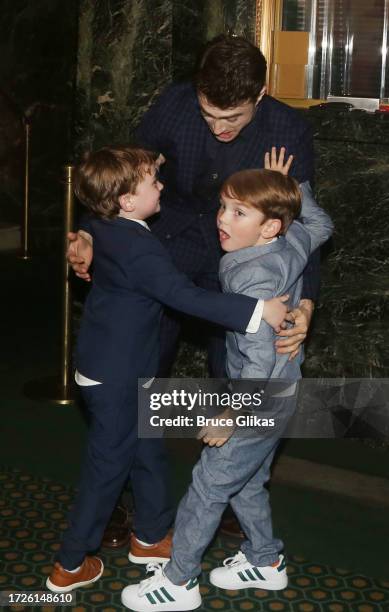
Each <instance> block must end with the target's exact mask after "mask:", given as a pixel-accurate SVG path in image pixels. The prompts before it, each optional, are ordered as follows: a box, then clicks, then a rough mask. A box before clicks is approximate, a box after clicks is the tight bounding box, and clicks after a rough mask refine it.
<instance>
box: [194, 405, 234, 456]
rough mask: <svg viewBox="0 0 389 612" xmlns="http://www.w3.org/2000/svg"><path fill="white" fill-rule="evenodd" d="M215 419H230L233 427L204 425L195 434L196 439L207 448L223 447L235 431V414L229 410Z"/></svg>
mask: <svg viewBox="0 0 389 612" xmlns="http://www.w3.org/2000/svg"><path fill="white" fill-rule="evenodd" d="M215 418H216V419H231V420H232V421H233V422H234V423H233V425H231V426H229V425H220V426H217V425H205V426H204V427H202V428H201V429H200V431H199V433H198V434H197V436H196V437H197V439H198V440H202V441H203V443H204V444H208V446H217V447H218V448H219V447H220V446H223V444H225V443H226V442H227V440H229V439H230V438H231V436H232V434H233V433H234V431H235V413H234V411H233V410H231V408H227V409H226V410H225V411H224V412H222V413H221V414H218V416H217V417H215Z"/></svg>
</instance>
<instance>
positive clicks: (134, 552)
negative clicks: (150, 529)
mask: <svg viewBox="0 0 389 612" xmlns="http://www.w3.org/2000/svg"><path fill="white" fill-rule="evenodd" d="M172 537H173V534H172V532H171V531H169V533H168V534H167V535H166V536H165V537H164V539H163V540H161V541H160V542H157V543H156V544H153V545H152V546H143V544H141V543H140V542H138V540H137V539H136V537H135V534H134V533H132V534H131V548H130V552H129V554H128V558H129V560H130V561H131V562H132V563H139V564H140V565H146V564H147V563H166V562H167V561H169V559H170V555H171V550H172Z"/></svg>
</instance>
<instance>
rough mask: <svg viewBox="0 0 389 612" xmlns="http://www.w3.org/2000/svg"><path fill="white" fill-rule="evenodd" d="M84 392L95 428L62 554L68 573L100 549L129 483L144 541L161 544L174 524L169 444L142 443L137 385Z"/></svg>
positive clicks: (107, 386)
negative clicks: (105, 531)
mask: <svg viewBox="0 0 389 612" xmlns="http://www.w3.org/2000/svg"><path fill="white" fill-rule="evenodd" d="M80 389H81V393H82V396H83V398H84V400H85V403H86V405H87V409H88V413H89V417H90V423H89V430H88V437H87V446H86V452H85V457H84V461H83V465H82V471H81V480H80V483H79V490H78V494H77V496H76V499H75V502H74V506H73V508H72V510H71V512H70V516H69V527H68V529H67V531H66V532H65V534H64V537H63V541H62V545H61V548H60V551H59V554H58V560H59V562H60V563H61V565H62V566H63V567H64V568H65V569H74V568H75V567H77V566H78V565H80V563H82V561H83V559H84V557H85V555H86V554H87V553H88V552H91V551H94V550H96V549H97V548H99V546H100V543H101V540H102V537H103V533H104V530H105V527H106V525H107V523H108V521H109V518H110V515H111V514H112V511H113V509H114V507H115V504H116V502H117V500H118V497H119V495H120V493H121V491H122V488H123V486H124V484H125V482H126V480H127V479H128V478H130V479H131V485H132V490H133V493H134V499H135V518H134V525H133V526H134V531H135V533H136V535H137V537H138V538H139V539H140V540H143V541H145V542H158V541H159V540H161V539H162V538H163V537H164V536H165V535H166V533H167V531H168V530H169V528H170V526H171V525H172V523H173V519H174V510H173V508H172V506H171V505H170V495H169V490H168V482H169V473H168V472H169V468H168V461H167V454H166V450H165V447H164V440H159V439H150V440H147V439H138V427H137V422H138V414H137V410H138V409H137V387H136V384H134V382H132V384H131V385H128V384H127V385H112V384H106V383H104V384H101V385H93V386H90V387H80Z"/></svg>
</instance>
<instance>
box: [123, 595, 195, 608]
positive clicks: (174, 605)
mask: <svg viewBox="0 0 389 612" xmlns="http://www.w3.org/2000/svg"><path fill="white" fill-rule="evenodd" d="M142 599H143V598H142ZM122 604H123V606H125V607H126V608H128V609H129V610H133V612H145V609H146V610H152V611H153V612H187V611H188V610H197V609H198V608H200V606H201V604H202V599H201V595H199V596H198V597H196V600H195V601H192V602H191V603H188V604H180V603H179V602H177V601H174V602H173V601H172V602H170V601H169V602H168V603H165V604H150V608H145V606H144V603H143V605H142V603H139V605H137V603H134V602H131V603H126V602H125V601H124V600H123V597H122Z"/></svg>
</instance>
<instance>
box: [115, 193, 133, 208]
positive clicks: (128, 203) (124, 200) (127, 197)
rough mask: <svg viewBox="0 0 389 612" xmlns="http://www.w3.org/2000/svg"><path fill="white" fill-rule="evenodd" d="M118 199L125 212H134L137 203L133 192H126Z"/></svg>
mask: <svg viewBox="0 0 389 612" xmlns="http://www.w3.org/2000/svg"><path fill="white" fill-rule="evenodd" d="M118 200H119V206H120V208H121V209H122V210H124V212H134V210H135V205H134V202H133V201H132V198H131V194H129V193H124V194H123V195H120V196H119V198H118Z"/></svg>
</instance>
